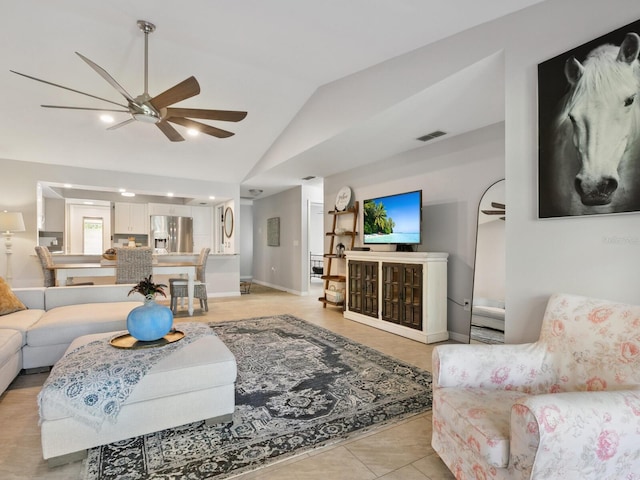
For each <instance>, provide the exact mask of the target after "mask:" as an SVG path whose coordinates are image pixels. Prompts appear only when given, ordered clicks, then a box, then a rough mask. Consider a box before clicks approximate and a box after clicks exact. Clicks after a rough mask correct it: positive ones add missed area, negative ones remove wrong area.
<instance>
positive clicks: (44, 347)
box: [0, 284, 142, 394]
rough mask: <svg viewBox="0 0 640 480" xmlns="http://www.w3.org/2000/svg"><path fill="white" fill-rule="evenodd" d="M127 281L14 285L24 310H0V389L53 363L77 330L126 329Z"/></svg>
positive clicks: (132, 303)
mask: <svg viewBox="0 0 640 480" xmlns="http://www.w3.org/2000/svg"><path fill="white" fill-rule="evenodd" d="M131 287H132V285H126V284H120V285H87V286H77V287H48V288H44V287H41V288H16V289H13V293H14V294H15V295H16V296H17V297H18V298H19V299H20V300H21V301H22V303H24V305H25V306H26V307H27V310H21V311H17V312H14V313H10V314H7V315H2V316H0V394H1V393H2V392H4V391H5V390H6V388H7V387H8V386H9V384H10V383H11V382H12V381H13V379H14V378H15V377H16V376H17V375H18V374H19V373H20V371H21V370H22V369H23V368H24V369H38V368H41V367H49V366H52V365H53V364H54V363H55V362H56V361H58V360H59V359H60V358H61V357H62V355H63V354H64V352H65V350H66V349H67V347H69V345H70V344H71V342H72V341H73V340H74V339H75V338H77V337H79V336H82V335H87V334H91V333H103V332H111V331H116V330H126V328H127V315H128V314H129V312H130V311H131V309H133V308H135V307H136V306H138V305H141V304H142V297H141V296H140V295H132V296H131V297H129V296H128V294H129V291H130V290H131Z"/></svg>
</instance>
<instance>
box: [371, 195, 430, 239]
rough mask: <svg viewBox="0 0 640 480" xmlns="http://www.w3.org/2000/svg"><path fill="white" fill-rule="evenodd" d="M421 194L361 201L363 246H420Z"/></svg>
mask: <svg viewBox="0 0 640 480" xmlns="http://www.w3.org/2000/svg"><path fill="white" fill-rule="evenodd" d="M421 216H422V192H420V191H416V192H408V193H404V194H399V195H390V196H387V197H379V198H373V199H370V200H365V201H364V211H363V226H362V228H363V233H364V243H365V244H367V243H369V244H371V243H380V244H385V243H395V244H418V243H420V221H421Z"/></svg>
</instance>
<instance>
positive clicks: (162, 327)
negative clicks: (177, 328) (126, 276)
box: [127, 275, 173, 342]
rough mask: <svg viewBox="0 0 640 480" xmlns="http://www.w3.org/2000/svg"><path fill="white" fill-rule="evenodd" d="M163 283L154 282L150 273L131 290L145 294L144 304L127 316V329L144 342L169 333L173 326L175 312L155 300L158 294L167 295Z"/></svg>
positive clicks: (130, 292)
mask: <svg viewBox="0 0 640 480" xmlns="http://www.w3.org/2000/svg"><path fill="white" fill-rule="evenodd" d="M166 287H167V286H166V285H165V284H163V283H153V281H152V276H151V275H149V276H148V277H147V278H145V279H144V280H141V281H140V282H138V283H137V284H136V285H135V286H134V287H133V288H132V289H131V290H130V291H129V295H131V294H132V293H139V294H141V295H142V296H144V305H140V306H139V307H136V308H134V309H133V310H131V312H129V315H128V316H127V330H129V333H130V334H131V336H132V337H134V338H136V339H137V340H140V341H143V342H153V341H155V340H159V339H161V338H162V337H164V336H165V335H166V334H168V333H169V332H170V331H171V328H172V327H173V312H172V311H171V309H170V308H169V307H167V306H164V305H160V304H158V303H156V302H155V296H156V295H162V296H163V297H166V296H167V294H166V293H165V292H164V289H165V288H166Z"/></svg>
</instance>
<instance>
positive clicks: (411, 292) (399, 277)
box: [381, 263, 422, 330]
mask: <svg viewBox="0 0 640 480" xmlns="http://www.w3.org/2000/svg"><path fill="white" fill-rule="evenodd" d="M381 318H382V320H384V321H386V322H391V323H395V324H398V325H402V326H405V327H409V328H413V329H415V330H422V265H418V264H411V263H409V264H402V263H383V264H382V317H381Z"/></svg>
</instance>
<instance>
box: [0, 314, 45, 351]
mask: <svg viewBox="0 0 640 480" xmlns="http://www.w3.org/2000/svg"><path fill="white" fill-rule="evenodd" d="M44 313H45V312H44V310H39V309H29V310H20V311H19V312H13V313H12V314H10V315H2V316H0V329H4V328H8V329H12V330H18V331H19V332H20V333H21V335H22V344H23V345H25V344H26V343H27V331H28V330H29V329H30V328H31V327H33V326H34V325H35V324H36V323H37V322H38V321H39V320H40V318H42V316H43V315H44Z"/></svg>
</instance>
